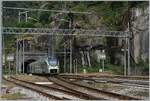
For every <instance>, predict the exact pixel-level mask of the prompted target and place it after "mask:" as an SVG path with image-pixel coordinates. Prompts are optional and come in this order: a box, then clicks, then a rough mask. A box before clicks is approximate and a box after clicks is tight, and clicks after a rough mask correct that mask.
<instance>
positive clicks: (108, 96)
mask: <svg viewBox="0 0 150 101" xmlns="http://www.w3.org/2000/svg"><path fill="white" fill-rule="evenodd" d="M49 79H50V80H51V81H53V82H56V83H57V84H59V85H62V86H65V87H67V88H69V89H76V90H82V92H86V93H88V94H91V95H93V96H96V97H102V98H105V99H119V100H141V99H140V98H135V97H131V96H126V95H121V94H117V93H112V92H108V91H103V90H99V89H95V88H91V87H88V86H84V85H81V84H76V83H73V82H71V81H68V80H66V79H64V78H61V77H60V76H57V77H55V78H49Z"/></svg>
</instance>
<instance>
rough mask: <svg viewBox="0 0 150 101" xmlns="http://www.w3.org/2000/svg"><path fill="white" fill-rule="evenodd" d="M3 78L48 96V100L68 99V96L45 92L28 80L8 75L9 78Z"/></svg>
mask: <svg viewBox="0 0 150 101" xmlns="http://www.w3.org/2000/svg"><path fill="white" fill-rule="evenodd" d="M3 79H4V80H6V81H8V82H11V83H14V84H15V85H18V86H21V87H24V88H26V89H29V90H32V91H35V92H37V93H39V94H41V95H43V96H45V97H47V98H49V99H50V100H52V99H54V100H69V98H66V97H58V96H55V95H52V94H49V93H47V91H44V90H43V89H42V88H41V86H40V85H34V84H31V83H28V82H24V81H22V80H18V79H15V78H13V77H10V78H9V79H6V78H3Z"/></svg>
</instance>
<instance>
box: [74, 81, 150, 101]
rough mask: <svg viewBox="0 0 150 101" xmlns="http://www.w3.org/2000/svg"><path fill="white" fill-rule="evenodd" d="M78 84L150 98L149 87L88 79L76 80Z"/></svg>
mask: <svg viewBox="0 0 150 101" xmlns="http://www.w3.org/2000/svg"><path fill="white" fill-rule="evenodd" d="M74 82H76V83H78V84H82V85H87V86H91V87H94V88H98V89H101V90H105V91H111V92H114V93H118V94H124V95H128V96H133V97H138V98H142V99H149V89H144V88H140V87H134V86H125V85H120V84H112V83H94V82H89V81H87V80H84V81H81V80H78V81H74Z"/></svg>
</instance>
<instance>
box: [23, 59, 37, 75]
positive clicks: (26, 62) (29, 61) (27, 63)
mask: <svg viewBox="0 0 150 101" xmlns="http://www.w3.org/2000/svg"><path fill="white" fill-rule="evenodd" d="M35 61H36V59H28V60H26V61H24V68H23V63H22V65H21V73H23V72H24V73H28V69H29V68H28V66H29V64H30V63H32V62H35ZM23 69H24V70H23Z"/></svg>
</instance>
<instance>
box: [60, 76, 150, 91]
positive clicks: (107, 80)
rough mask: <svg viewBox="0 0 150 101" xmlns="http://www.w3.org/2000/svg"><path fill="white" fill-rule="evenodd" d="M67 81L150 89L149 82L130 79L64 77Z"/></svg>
mask: <svg viewBox="0 0 150 101" xmlns="http://www.w3.org/2000/svg"><path fill="white" fill-rule="evenodd" d="M62 77H63V78H67V79H76V80H88V81H92V82H95V83H103V82H105V83H114V84H120V85H126V86H134V87H142V88H145V89H149V81H146V80H130V79H129V80H128V79H119V78H113V79H112V78H106V77H105V78H97V77H81V76H74V77H73V76H71V77H70V76H62Z"/></svg>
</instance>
